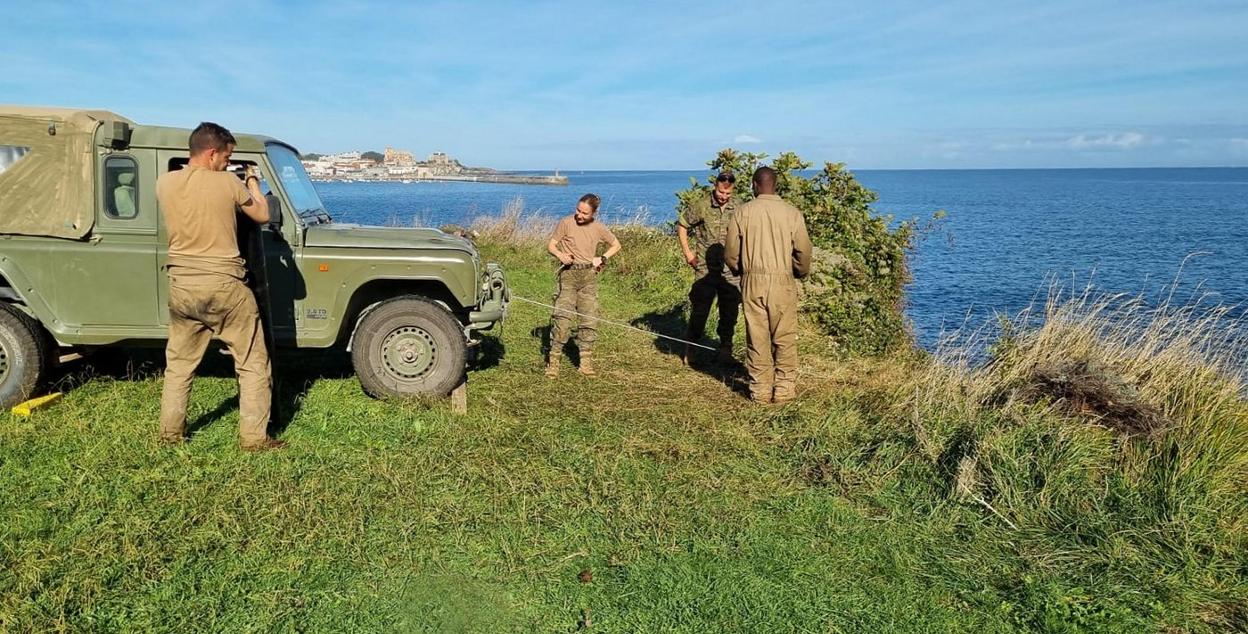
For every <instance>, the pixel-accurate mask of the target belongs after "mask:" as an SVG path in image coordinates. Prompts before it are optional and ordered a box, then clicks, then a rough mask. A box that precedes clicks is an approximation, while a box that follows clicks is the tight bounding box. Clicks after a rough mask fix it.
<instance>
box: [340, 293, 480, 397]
mask: <svg viewBox="0 0 1248 634" xmlns="http://www.w3.org/2000/svg"><path fill="white" fill-rule="evenodd" d="M466 355H467V345H466V343H465V341H464V335H463V327H462V326H461V325H460V323H459V320H457V319H455V316H454V315H452V314H451V313H450V311H448V310H446V309H445V308H443V307H441V306H439V305H438V304H435V303H433V302H431V301H429V300H426V299H422V298H419V297H399V298H396V299H391V300H388V301H386V302H383V303H382V304H380V305H378V306H377V307H376V308H374V309H373V310H371V311H369V312H368V313H367V314H366V315H364V317H363V319H361V320H360V323H359V324H358V325H357V326H356V335H355V342H354V344H353V345H352V348H351V363H352V365H354V366H355V374H356V375H357V376H359V377H360V385H361V386H363V388H364V391H365V392H368V393H369V395H371V396H374V397H377V398H390V397H405V396H416V395H429V396H446V395H447V394H450V393H451V390H453V389H455V386H457V385H459V383H460V381H463V379H464V371H465V367H466Z"/></svg>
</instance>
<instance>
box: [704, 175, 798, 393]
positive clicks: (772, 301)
mask: <svg viewBox="0 0 1248 634" xmlns="http://www.w3.org/2000/svg"><path fill="white" fill-rule="evenodd" d="M753 187H754V196H755V198H754V200H751V201H750V202H748V203H746V204H745V205H744V206H742V207H741V208H740V209H738V210H737V213H736V215H735V216H733V219H732V221H731V222H729V223H728V234H727V237H726V238H725V240H724V263H725V264H726V265H727V266H728V268H729V269H731V270H732V272H733V273H736V274H738V275H740V276H741V299H742V302H743V308H744V313H745V345H746V352H745V368H746V370H747V371H748V372H749V374H750V398H751V399H752V400H754V401H755V402H758V403H787V402H789V401H792V400H793V399H795V398H797V280H798V279H800V278H803V277H806V275H808V274H809V273H810V258H811V252H812V251H813V246H812V245H811V243H810V236H809V235H808V234H807V233H806V220H805V219H804V218H803V217H802V212H800V211H798V209H797V208H796V207H794V206H793V205H790V204H789V203H788V202H786V201H784V200H783V199H781V198H780V197H779V196H777V195H776V172H775V170H773V169H771V168H770V167H760V168H758V169H757V170H755V172H754V179H753Z"/></svg>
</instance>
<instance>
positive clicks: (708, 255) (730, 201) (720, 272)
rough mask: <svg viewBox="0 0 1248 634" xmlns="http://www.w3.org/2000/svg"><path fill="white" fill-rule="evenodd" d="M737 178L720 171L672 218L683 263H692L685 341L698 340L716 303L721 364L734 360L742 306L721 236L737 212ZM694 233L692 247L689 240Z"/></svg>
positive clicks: (737, 285) (737, 282)
mask: <svg viewBox="0 0 1248 634" xmlns="http://www.w3.org/2000/svg"><path fill="white" fill-rule="evenodd" d="M736 180H737V179H736V176H734V175H733V173H732V172H720V174H719V176H717V177H716V178H715V189H714V190H712V191H711V194H710V195H709V196H705V197H702V198H700V199H698V200H697V201H696V202H694V203H693V204H690V205H688V206H687V207H684V208H682V209H681V210H680V213H679V217H678V218H677V220H676V237H677V238H678V239H679V240H680V249H681V252H682V253H683V254H684V257H685V262H688V263H689V266H691V267H693V286H692V287H690V288H689V306H690V308H689V325H688V327H687V328H686V329H685V339H686V340H688V341H693V342H697V341H699V340H700V339H702V334H703V332H705V330H706V320H707V318H708V317H710V315H711V304H712V303H714V302H718V304H719V326H718V327H717V328H716V334H718V335H719V353H718V355H717V357H718V360H719V362H720V363H728V362H730V361H732V335H733V331H734V330H736V327H737V315H738V314H739V312H740V310H741V288H740V280H738V279H737V276H736V275H735V274H733V272H732V271H730V270H728V267H726V266H724V236H725V235H726V234H727V232H728V222H729V221H731V220H732V216H733V214H734V213H736V210H737V207H740V206H741V201H740V200H738V199H737V197H736V196H733V195H732V187H733V184H734V183H736ZM690 234H692V237H693V245H692V247H691V246H690V244H689V238H690ZM691 352H692V351H691V349H690V346H689V345H686V346H685V354H684V361H685V363H689V362H690V358H689V357H690V353H691Z"/></svg>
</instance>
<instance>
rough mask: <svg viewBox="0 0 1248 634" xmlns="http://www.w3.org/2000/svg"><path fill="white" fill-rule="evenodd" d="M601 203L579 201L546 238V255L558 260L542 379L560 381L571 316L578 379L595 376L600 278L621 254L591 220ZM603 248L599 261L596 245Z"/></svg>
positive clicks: (613, 240)
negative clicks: (609, 262) (578, 357)
mask: <svg viewBox="0 0 1248 634" xmlns="http://www.w3.org/2000/svg"><path fill="white" fill-rule="evenodd" d="M600 202H601V201H600V199H599V198H598V196H597V195H596V194H585V195H584V196H581V199H580V201H578V202H577V204H576V213H574V214H572V215H571V216H567V217H566V218H564V219H562V220H560V221H559V224H558V225H555V231H554V233H552V234H551V236H550V242H549V243H548V244H547V245H546V250H547V251H550V254H551V255H553V256H555V257H556V258H559V263H560V267H559V272H558V273H557V274H556V275H557V276H558V280H557V283H558V291H557V292H556V294H555V312H554V314H552V315H551V321H552V322H553V323H552V324H551V326H552V327H551V333H550V355H549V356H548V357H547V359H546V376H548V377H551V378H554V377H557V376H559V358H560V357H561V356H562V354H563V353H562V350H563V344H565V343H567V341H568V334H569V331H570V330H571V326H572V316H573V312H576V313H580V314H581V317H580V327H579V328H578V330H577V331H576V346H577V348H578V349H579V350H580V353H581V367H580V368H579V370H580V373H581V374H583V375H585V376H594V375H596V374H597V373H596V372H594V362H593V354H594V353H593V350H594V341H595V340H596V339H597V338H598V330H597V325H598V324H597V320H598V272H599V271H601V270H602V267H603V265H605V264H606V263H607V260H609V259H611V257H612V256H614V255H615V254H617V253H619V252H620V241H619V240H617V239H616V238H615V236H614V235H613V234H612V233H611V231H610V230H609V229H607V226H606V225H604V224H602V223H601V222H599V221H598V220H596V219H595V218H594V216H595V215H596V214H597V213H598V205H599V203H600ZM600 244H606V245H608V246H607V250H606V252H605V253H603V254H602V255H601V256H598V255H595V253H597V252H598V245H600Z"/></svg>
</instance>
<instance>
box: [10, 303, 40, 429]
mask: <svg viewBox="0 0 1248 634" xmlns="http://www.w3.org/2000/svg"><path fill="white" fill-rule="evenodd" d="M51 361H52V347H51V346H50V345H48V338H47V336H46V335H44V333H43V328H42V327H40V326H39V323H38V322H36V321H35V320H34V319H31V318H30V317H29V316H28V315H27V314H26V313H23V312H22V311H20V310H18V309H16V308H13V307H12V306H9V305H8V304H3V303H0V407H2V408H4V409H8V408H10V407H13V406H14V405H17V404H18V403H21V402H22V401H25V400H27V399H29V398H30V397H31V396H33V395H34V394H35V390H38V389H39V387H40V384H41V383H42V381H43V379H44V378H45V376H46V375H47V368H48V367H50V365H51Z"/></svg>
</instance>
